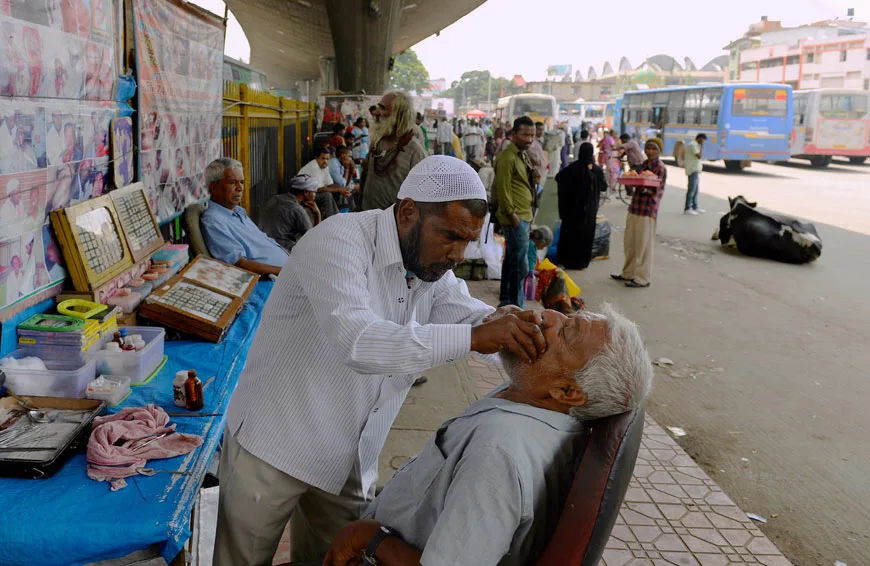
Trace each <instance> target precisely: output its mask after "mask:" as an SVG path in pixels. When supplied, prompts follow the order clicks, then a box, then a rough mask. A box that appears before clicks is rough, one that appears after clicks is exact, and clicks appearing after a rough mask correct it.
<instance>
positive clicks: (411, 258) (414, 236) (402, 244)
mask: <svg viewBox="0 0 870 566" xmlns="http://www.w3.org/2000/svg"><path fill="white" fill-rule="evenodd" d="M422 224H423V219H422V217H420V218H419V219H418V220H417V222H416V223H415V224H414V225H413V226H412V227H411V230H410V231H409V232H408V237H407V238H405V239H404V240H399V248H400V249H401V250H402V260H403V261H404V263H405V269H407V270H408V271H410V272H411V273H413V274H414V275H415V276H416V277H417V279H420V280H421V281H426V282H428V283H434V282H435V281H438V280H439V279H441V278H442V277H443V276H444V274H445V273H447V272H448V271H450V270H451V269H453V268H454V267H456V262H453V261H450V262H446V263H433V264H431V265H425V266H424V265H422V264H421V262H420V247H421V245H422V240H423V231H422V230H421V226H422Z"/></svg>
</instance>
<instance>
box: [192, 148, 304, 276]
mask: <svg viewBox="0 0 870 566" xmlns="http://www.w3.org/2000/svg"><path fill="white" fill-rule="evenodd" d="M205 182H206V183H208V189H209V192H210V193H211V204H209V206H208V208H207V209H205V212H203V213H202V218H201V219H200V226H201V227H202V235H203V237H204V238H205V244H206V246H208V251H209V253H211V255H212V256H213V257H214V258H215V259H219V260H221V261H225V262H227V263H229V264H231V265H235V266H238V267H241V268H242V269H247V270H248V271H253V272H254V273H259V274H260V275H278V274H279V273H281V267H283V266H284V263H285V262H286V261H287V256H288V254H287V251H286V250H285V249H284V248H282V247H281V246H280V245H278V243H277V242H276V241H275V240H273V239H272V238H270V237H269V236H267V235H266V234H265V233H264V232H263V231H262V230H260V228H259V227H257V225H256V224H255V223H254V221H253V220H251V219H250V218H248V215H247V213H246V212H245V209H244V208H242V207H241V206H239V203H240V202H242V194H243V193H244V190H245V175H244V172H243V170H242V164H241V163H239V162H238V161H236V160H235V159H230V158H228V157H219V158H217V159H215V160H214V161H212V162H211V163H210V164H209V165H208V167H206V169H205Z"/></svg>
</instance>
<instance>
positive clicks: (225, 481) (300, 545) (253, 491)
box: [214, 430, 374, 566]
mask: <svg viewBox="0 0 870 566" xmlns="http://www.w3.org/2000/svg"><path fill="white" fill-rule="evenodd" d="M351 475H352V477H351V478H349V479H348V482H347V483H346V484H345V486H344V487H343V488H342V490H341V493H340V494H339V495H332V494H330V493H327V492H325V491H323V490H322V489H318V488H316V487H314V486H311V485H309V484H307V483H305V482H302V481H299V480H297V479H296V478H294V477H292V476H289V475H287V474H285V473H284V472H282V471H281V470H278V469H277V468H274V467H272V466H270V465H269V464H267V463H266V462H264V461H262V460H260V459H259V458H257V457H256V456H254V455H253V454H251V453H250V452H248V451H247V450H245V449H244V448H242V446H241V445H240V444H239V443H238V442H237V441H236V439H235V438H233V436H232V434H230V431H229V430H226V431H225V432H224V446H223V449H222V451H221V463H220V500H219V507H218V524H217V534H216V536H215V548H214V565H215V566H259V565H266V566H269V565H271V564H272V558H273V557H274V556H275V552H276V551H277V549H278V543H279V542H280V541H281V535H282V534H283V532H284V528H285V527H286V525H287V521H288V520H289V521H290V545H291V548H290V553H291V558H292V560H293V561H294V562H295V561H303V560H318V559H322V558H323V555H324V554H326V551H327V550H329V546H330V544H331V543H332V539H333V537H334V536H335V534H336V533H337V532H338V531H339V529H341V528H342V527H344V526H345V525H347V524H348V523H350V522H352V521H355V520H357V519H359V517H360V515H361V514H362V512H363V510H364V509H365V507H366V505H367V502H366V501H365V499H364V498H363V494H362V488H361V484H360V479H359V477H360V474H359V471H358V469H355V470H354V473H352V474H351ZM372 491H374V489H372Z"/></svg>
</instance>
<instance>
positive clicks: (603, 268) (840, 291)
mask: <svg viewBox="0 0 870 566" xmlns="http://www.w3.org/2000/svg"><path fill="white" fill-rule="evenodd" d="M669 172H670V178H669V181H670V184H669V186H668V188H667V192H666V195H665V199H664V202H663V207H662V212H661V213H660V216H659V221H658V233H659V236H660V237H659V242H658V245H657V247H656V251H655V253H656V256H655V270H654V274H653V284H652V287H651V288H649V289H645V290H632V289H627V288H625V287H623V286H621V285H619V284H617V283H615V282H612V281H610V279H609V277H608V273H610V272H616V271H618V269H619V267H620V266H621V262H622V257H623V256H622V234H621V232H620V231H618V230H617V231H615V233H614V237H613V240H612V242H611V258H610V260H608V261H600V262H594V263H593V265H592V266H591V267H590V268H589V269H588V270H587V271H585V272H580V273H572V276H575V280H576V281H577V282H578V283H579V284H580V286H581V287H582V288H583V291H584V297H585V298H586V300H587V302H588V303H590V304H591V305H593V306H594V304H595V303H597V302H599V301H601V300H610V301H614V302H615V303H617V304H618V305H619V306H620V307H621V308H622V309H623V310H624V311H625V312H626V313H627V314H628V315H629V316H630V317H632V318H633V319H635V320H637V321H638V322H639V323H640V324H641V325H642V326H643V328H644V329H645V331H646V333H647V336H648V341H649V345H650V350H651V353H652V355H653V357H654V358H658V357H666V358H670V359H671V360H673V361H674V362H675V363H674V365H673V366H670V367H664V368H660V369H659V370H658V378H657V383H656V387H655V391H654V393H653V396H652V399H651V402H650V410H651V413H652V415H653V416H654V417H655V418H656V420H657V421H658V422H659V423H660V424H662V425H663V426H681V427H683V428H685V429H686V431H687V432H688V436H686V437H684V438H682V439H680V443H681V444H682V445H683V446H684V447H685V448H686V450H687V451H688V452H689V453H690V454H691V455H692V456H693V457H694V458H695V459H696V460H697V461H698V462H699V463H700V464H701V466H702V467H703V468H704V469H705V470H706V471H707V472H708V473H710V474H711V476H712V477H713V478H714V479H715V480H716V481H717V482H719V484H720V485H721V486H722V488H723V489H724V490H725V492H726V493H728V494H729V495H730V496H731V497H732V498H733V499H734V501H735V502H736V503H737V504H738V505H740V506H741V507H742V508H743V509H745V510H746V511H749V512H755V513H759V514H761V515H764V516H767V517H770V519H769V520H768V523H767V525H765V526H763V527H762V529H763V530H764V532H765V533H766V534H767V535H768V536H769V537H771V539H773V540H774V542H775V543H776V544H777V545H778V546H779V547H780V549H782V551H783V552H784V553H785V554H786V555H787V556H788V557H789V558H791V559H792V560H793V561H794V563H795V564H799V565H806V566H815V565H822V564H833V563H834V561H835V560H842V561H844V562H846V563H848V564H849V565H850V566H855V565H866V564H870V509H868V503H870V473H868V470H870V411H868V409H867V405H868V403H870V369H868V368H870V349H868V347H867V345H868V338H867V337H868V336H870V307H868V300H867V297H868V282H870V269H868V266H870V261H868V258H870V237H868V236H867V234H870V167H867V166H863V167H858V166H848V165H845V164H839V163H837V162H835V165H832V166H831V167H830V168H828V169H826V170H814V169H811V168H809V166H808V165H805V164H803V163H802V162H795V163H791V164H787V165H768V164H761V165H758V164H756V165H755V166H754V167H753V168H751V169H750V170H748V171H746V172H744V173H742V174H737V175H734V174H728V173H725V172H724V169H723V168H721V167H715V166H713V167H709V166H708V167H707V168H706V169H705V172H704V174H703V175H702V179H701V191H702V194H701V206H702V207H703V208H706V209H707V210H708V211H709V212H708V214H706V215H703V216H697V217H693V216H683V215H682V214H680V213H681V211H682V202H683V199H684V195H685V191H684V187H685V183H686V180H685V175H684V173H683V172H682V170H680V169H677V168H676V167H675V166H673V165H671V166H670V167H669ZM549 192H550V191H549V190H548V193H549ZM737 194H743V195H745V196H746V197H747V198H749V199H750V200H757V201H758V202H759V206H760V207H763V208H769V209H771V210H776V211H780V212H784V213H790V214H794V215H799V216H801V217H803V218H804V219H809V220H813V221H814V222H816V227H817V229H818V231H819V233H820V235H821V237H822V239H823V242H824V250H823V253H822V256H821V258H820V259H819V260H818V261H817V262H815V263H813V264H810V265H802V266H792V265H785V264H778V263H774V262H770V261H765V260H757V259H753V258H748V257H744V256H741V255H739V254H738V253H737V252H736V251H733V252H732V251H731V250H727V249H722V248H720V246H719V244H718V242H711V241H710V236H711V234H712V232H713V231H714V230H715V228H716V227H717V226H718V219H719V216H721V213H724V211H725V210H726V209H727V202H725V201H724V200H723V198H724V197H727V196H728V195H737ZM603 212H604V214H605V215H606V216H607V217H608V218H609V219H610V220H611V222H613V224H615V225H622V224H623V223H624V214H625V205H623V204H621V203H618V202H617V203H613V204H610V205H608V206H607V207H605V209H604V211H603ZM496 284H497V282H485V283H483V284H482V285H483V286H485V287H489V289H488V290H489V292H492V290H493V287H492V286H493V285H496Z"/></svg>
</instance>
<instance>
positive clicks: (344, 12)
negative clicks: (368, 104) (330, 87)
mask: <svg viewBox="0 0 870 566" xmlns="http://www.w3.org/2000/svg"><path fill="white" fill-rule="evenodd" d="M404 4H405V2H404V0H326V8H327V13H328V15H329V27H330V30H331V31H332V43H333V45H334V46H335V64H336V68H337V70H338V86H339V88H340V89H341V90H343V91H345V92H356V91H361V90H362V91H365V92H366V94H380V93H382V92H384V91H386V90H387V88H388V86H389V71H388V67H389V64H390V57H392V54H393V44H394V43H395V40H396V32H397V31H398V30H399V22H400V19H401V16H402V7H403V6H404Z"/></svg>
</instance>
